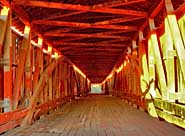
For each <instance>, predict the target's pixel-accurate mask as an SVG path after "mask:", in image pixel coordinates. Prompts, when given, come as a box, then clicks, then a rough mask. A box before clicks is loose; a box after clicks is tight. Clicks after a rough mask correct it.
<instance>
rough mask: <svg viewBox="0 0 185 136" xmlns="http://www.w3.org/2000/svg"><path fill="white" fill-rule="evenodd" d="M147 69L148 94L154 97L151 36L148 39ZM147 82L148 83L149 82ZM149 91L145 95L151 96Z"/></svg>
mask: <svg viewBox="0 0 185 136" xmlns="http://www.w3.org/2000/svg"><path fill="white" fill-rule="evenodd" d="M148 70H149V82H151V81H153V82H151V83H150V94H151V95H152V96H153V97H154V98H155V97H156V92H155V82H154V81H155V58H154V51H153V46H152V42H151V38H149V39H148ZM149 82H148V83H149ZM150 94H149V93H147V94H146V97H148V96H149V98H151V96H150Z"/></svg>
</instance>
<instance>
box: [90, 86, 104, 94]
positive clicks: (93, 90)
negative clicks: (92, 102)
mask: <svg viewBox="0 0 185 136" xmlns="http://www.w3.org/2000/svg"><path fill="white" fill-rule="evenodd" d="M91 94H103V91H102V85H101V84H91Z"/></svg>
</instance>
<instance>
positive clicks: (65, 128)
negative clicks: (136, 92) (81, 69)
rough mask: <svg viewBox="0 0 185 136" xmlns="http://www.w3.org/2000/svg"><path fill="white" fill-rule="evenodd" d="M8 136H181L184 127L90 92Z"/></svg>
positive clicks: (184, 131)
mask: <svg viewBox="0 0 185 136" xmlns="http://www.w3.org/2000/svg"><path fill="white" fill-rule="evenodd" d="M4 135H8V136H11V135H12V136H15V135H16V136H185V130H183V129H180V128H178V127H176V126H174V125H172V124H169V123H167V122H164V121H158V120H157V119H154V118H152V117H150V116H149V115H148V114H147V113H145V112H142V111H140V110H138V109H136V108H134V107H132V106H130V105H128V104H126V103H124V102H123V101H121V100H120V99H119V98H115V97H111V96H102V95H99V96H98V95H95V96H93V95H90V96H88V97H85V98H81V99H80V100H76V101H72V102H70V103H68V104H66V105H65V106H64V107H62V108H60V109H59V110H57V111H55V112H53V113H52V114H50V115H46V116H45V117H44V118H42V119H40V120H38V121H36V122H35V123H34V124H33V125H32V126H29V127H26V128H17V129H14V130H11V131H10V132H8V133H5V134H4Z"/></svg>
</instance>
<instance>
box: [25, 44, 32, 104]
mask: <svg viewBox="0 0 185 136" xmlns="http://www.w3.org/2000/svg"><path fill="white" fill-rule="evenodd" d="M28 44H30V45H28V51H27V57H26V63H25V78H24V80H25V96H24V97H25V100H26V104H28V101H29V99H30V94H31V91H32V66H33V65H32V51H33V50H32V46H31V42H29V43H28Z"/></svg>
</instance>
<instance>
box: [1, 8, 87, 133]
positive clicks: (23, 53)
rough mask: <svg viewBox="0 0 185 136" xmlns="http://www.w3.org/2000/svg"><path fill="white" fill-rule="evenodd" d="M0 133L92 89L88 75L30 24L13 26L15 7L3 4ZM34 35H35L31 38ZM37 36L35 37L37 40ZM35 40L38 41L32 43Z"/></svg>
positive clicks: (23, 123) (32, 120)
mask: <svg viewBox="0 0 185 136" xmlns="http://www.w3.org/2000/svg"><path fill="white" fill-rule="evenodd" d="M0 11H1V12H0V13H1V14H0V133H2V132H5V131H7V130H10V129H12V128H14V127H16V126H19V125H22V126H25V125H29V124H31V123H33V122H34V121H35V120H37V119H39V118H40V116H43V115H44V114H48V113H49V112H50V111H52V110H56V109H58V107H60V106H62V105H63V104H65V103H66V102H69V101H70V100H72V99H73V98H74V97H75V95H77V94H75V89H78V90H77V91H78V92H79V94H82V95H84V94H86V93H87V92H88V91H89V84H90V82H87V78H85V77H83V76H82V75H80V74H79V73H78V72H76V71H75V70H74V68H73V64H72V63H71V62H70V61H68V60H67V59H66V58H65V57H64V56H62V55H60V56H58V57H55V58H53V57H52V56H53V54H54V53H55V51H54V50H53V51H52V52H47V53H46V52H45V51H44V49H45V50H46V49H47V48H46V47H47V46H48V45H46V44H45V42H42V43H41V44H40V43H39V42H37V41H39V39H40V38H41V37H39V36H37V35H36V37H35V36H34V33H33V30H32V29H31V28H30V27H29V26H26V25H25V26H24V33H23V34H21V33H17V32H16V31H15V30H13V29H12V17H11V16H12V11H11V9H10V8H8V7H6V6H4V7H1V8H0ZM32 37H34V39H32ZM35 39H36V40H35ZM33 40H35V41H36V42H35V43H37V45H34V44H33Z"/></svg>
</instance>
